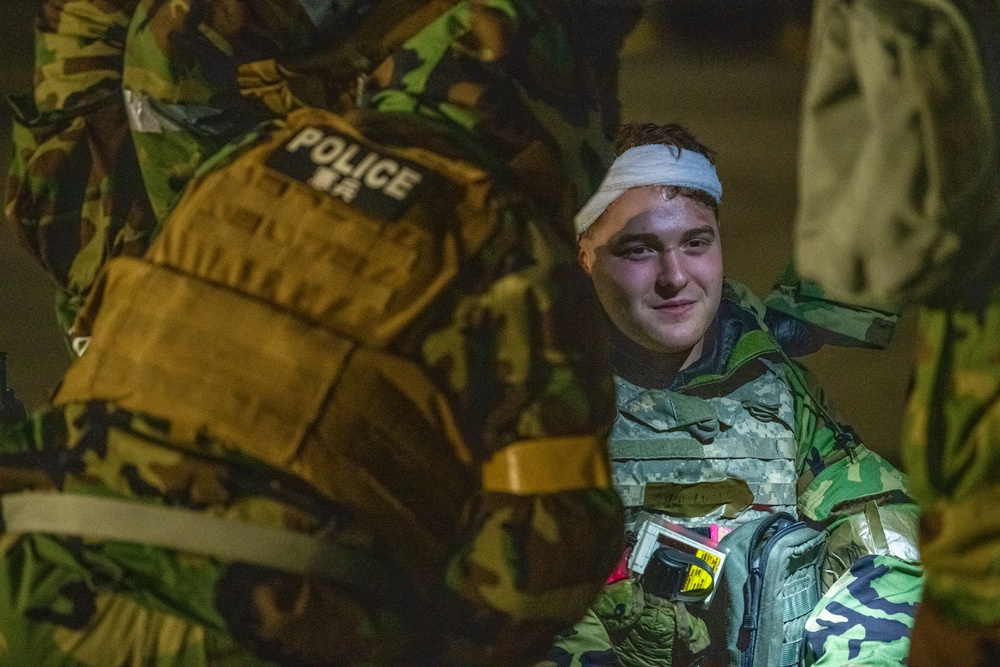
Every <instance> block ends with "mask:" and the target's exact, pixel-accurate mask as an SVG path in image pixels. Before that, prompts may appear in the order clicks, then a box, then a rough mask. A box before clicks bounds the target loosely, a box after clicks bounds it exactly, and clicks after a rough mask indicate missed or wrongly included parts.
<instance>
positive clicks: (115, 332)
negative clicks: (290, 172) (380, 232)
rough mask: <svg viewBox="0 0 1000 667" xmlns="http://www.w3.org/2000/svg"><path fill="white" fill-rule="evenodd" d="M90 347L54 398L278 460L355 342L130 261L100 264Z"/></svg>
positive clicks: (181, 437)
mask: <svg viewBox="0 0 1000 667" xmlns="http://www.w3.org/2000/svg"><path fill="white" fill-rule="evenodd" d="M92 300H97V301H100V303H101V308H100V310H99V312H98V317H97V319H96V321H95V322H94V329H93V335H92V339H91V341H92V342H91V344H90V346H89V347H88V348H87V351H86V352H85V353H84V355H83V356H82V357H81V358H80V359H79V360H78V361H77V362H76V363H75V364H74V365H73V366H72V367H71V368H70V369H69V371H68V372H67V374H66V376H65V378H64V379H63V383H62V385H61V386H60V388H59V391H58V393H57V395H56V397H55V399H54V401H55V403H56V404H64V403H69V402H75V401H84V400H95V399H96V400H108V401H113V402H115V403H116V404H117V405H118V406H120V407H122V408H124V409H126V410H132V411H137V412H144V413H147V414H151V415H156V416H158V417H162V418H166V419H168V420H170V422H171V428H172V429H173V430H174V431H175V432H177V434H178V437H177V438H176V439H177V440H178V441H179V442H185V441H188V442H190V441H192V440H193V439H194V438H195V437H196V436H198V435H207V436H209V437H211V438H215V439H218V440H220V441H222V442H226V443H231V444H239V445H240V446H241V448H242V449H244V450H246V451H248V453H250V454H252V455H254V456H256V457H258V458H260V459H262V460H264V461H267V462H269V463H272V464H275V465H283V464H285V463H287V462H288V461H289V460H290V459H291V458H292V457H293V456H294V455H295V453H296V450H297V448H298V446H299V444H300V443H301V441H302V438H303V436H304V434H305V432H306V430H307V429H308V427H309V425H310V424H311V423H312V422H313V420H314V419H315V417H316V415H317V414H318V412H319V410H320V407H321V406H322V403H323V401H324V400H325V397H326V396H327V394H328V393H329V391H330V388H331V386H332V384H333V382H334V381H335V380H336V379H337V378H338V376H339V375H340V373H341V370H342V368H343V365H344V361H345V358H346V357H347V355H348V353H349V352H350V350H351V349H352V347H353V343H352V342H350V341H349V340H347V339H345V338H343V337H339V336H336V335H334V334H331V333H329V332H327V331H324V330H322V329H320V328H317V327H314V326H310V325H309V324H308V323H307V322H304V321H302V320H301V319H299V318H296V317H294V316H292V315H290V314H288V313H285V312H282V311H280V310H277V309H275V308H273V307H272V306H269V305H268V304H266V303H263V302H260V301H256V300H253V299H249V298H247V297H245V296H242V295H240V294H238V293H236V292H233V291H232V290H229V289H225V288H220V287H216V286H214V285H210V284H208V283H206V282H204V281H201V280H198V279H196V278H193V277H190V276H184V275H181V274H178V273H176V272H174V271H171V270H169V269H166V268H162V267H157V266H153V265H150V264H146V263H144V262H142V261H139V260H134V259H130V258H122V259H119V260H116V261H114V262H112V263H110V264H109V266H108V270H107V271H106V272H105V273H104V275H103V277H102V280H101V282H100V283H99V285H98V286H97V293H96V294H95V295H94V296H93V298H92Z"/></svg>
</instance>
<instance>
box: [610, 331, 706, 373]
mask: <svg viewBox="0 0 1000 667" xmlns="http://www.w3.org/2000/svg"><path fill="white" fill-rule="evenodd" d="M609 328H610V330H611V331H610V339H611V365H612V367H613V368H614V371H615V373H617V374H618V375H619V376H620V377H622V378H624V379H626V380H628V381H629V382H631V383H632V384H635V385H638V386H640V387H645V388H647V389H666V388H667V387H669V386H670V385H671V384H672V383H673V381H674V378H676V377H677V374H678V373H679V372H681V371H682V370H684V369H685V368H687V367H688V366H690V365H691V364H692V363H694V362H695V361H696V360H697V359H698V358H699V357H700V356H701V353H702V349H703V344H704V340H702V341H699V343H698V344H697V345H696V346H695V347H694V348H692V349H690V350H686V351H684V352H677V353H670V352H656V351H653V350H650V349H648V348H646V347H643V346H642V345H639V344H638V343H636V342H635V341H634V340H632V339H631V338H629V337H628V336H626V335H625V334H623V333H622V332H621V331H619V330H618V328H617V327H615V326H614V325H611V326H609Z"/></svg>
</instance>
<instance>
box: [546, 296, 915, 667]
mask: <svg viewBox="0 0 1000 667" xmlns="http://www.w3.org/2000/svg"><path fill="white" fill-rule="evenodd" d="M722 298H723V305H722V306H721V307H720V317H725V316H726V313H728V314H729V315H728V317H729V318H731V319H732V322H731V323H726V322H722V323H720V324H719V325H718V326H719V327H720V328H722V329H725V328H726V327H727V325H728V326H730V328H731V329H732V330H734V331H740V332H741V333H740V335H739V336H737V337H735V339H734V340H730V342H729V343H728V344H726V345H722V346H721V347H720V348H719V349H720V350H724V353H723V354H717V353H716V357H715V358H714V359H712V360H711V361H710V363H709V364H708V365H709V367H706V366H705V362H704V361H702V362H696V363H695V364H693V365H692V366H691V367H689V369H685V371H682V373H681V374H680V375H679V376H678V379H677V380H675V383H674V385H672V386H671V387H670V388H669V389H670V392H671V393H673V392H677V393H680V394H686V395H689V396H692V397H694V396H697V397H712V399H713V400H714V399H715V398H718V397H722V398H725V397H727V396H729V394H730V393H732V392H734V391H737V390H738V388H739V387H741V386H742V385H743V384H744V383H745V382H747V378H748V377H750V378H753V377H757V376H759V375H761V374H762V373H765V374H766V373H768V372H770V370H769V369H770V368H772V367H773V368H777V369H780V371H781V373H782V376H783V378H784V381H785V382H786V383H787V392H788V397H789V401H790V405H789V406H788V408H787V410H788V414H787V415H786V416H787V417H788V418H789V419H790V421H789V422H788V424H787V428H790V429H791V432H792V435H793V436H794V440H795V443H797V446H796V452H795V454H794V460H795V474H796V476H797V478H798V479H797V487H798V488H797V507H796V509H797V513H798V515H799V517H800V518H802V519H805V520H807V521H809V522H812V523H813V524H815V525H817V526H824V527H825V528H826V529H827V530H828V531H829V532H830V533H831V535H833V536H836V537H837V539H836V542H837V544H838V545H839V546H838V553H837V554H835V555H833V556H832V557H830V558H828V560H827V563H826V565H825V568H824V569H825V570H826V571H827V572H828V579H827V582H828V583H831V582H832V585H830V587H829V589H828V590H827V591H826V594H825V595H824V597H823V599H822V600H821V601H820V604H819V605H818V606H817V607H816V609H814V610H813V613H812V614H811V617H810V619H809V621H808V623H809V625H808V627H809V628H812V630H810V632H809V633H808V634H807V639H808V641H809V646H810V651H811V653H810V657H809V661H810V662H809V664H814V665H820V666H826V665H829V666H833V665H846V664H859V665H860V664H864V665H899V664H902V663H903V661H904V660H905V657H906V654H907V651H908V650H909V641H908V632H909V628H910V627H911V626H912V623H913V618H912V617H913V611H914V608H915V606H916V603H917V601H918V600H919V598H920V592H921V584H922V579H921V571H920V568H919V566H918V565H916V564H915V563H914V561H913V559H914V558H915V549H914V546H913V545H914V543H915V536H916V526H915V512H914V511H913V506H912V504H910V501H909V498H908V496H907V492H906V488H907V485H906V479H905V477H904V476H903V475H902V474H901V473H900V472H899V471H897V470H895V469H894V468H893V467H892V466H891V465H890V464H889V463H888V462H886V461H885V460H883V459H882V458H881V457H879V456H878V455H877V454H875V453H873V452H871V451H869V450H868V449H866V448H865V447H864V445H863V444H860V443H859V442H851V441H847V440H845V438H844V435H843V434H844V433H846V426H845V425H844V424H843V422H842V419H841V418H840V417H839V415H837V413H836V412H835V411H834V410H833V409H832V408H831V407H830V406H829V405H827V404H826V400H825V397H824V394H823V392H822V390H821V389H820V388H819V387H818V386H817V385H816V383H815V380H814V379H813V378H812V376H811V375H810V374H809V373H808V372H807V371H806V370H805V369H804V368H803V367H802V366H801V365H799V364H798V363H796V362H793V361H791V360H789V359H788V357H787V356H785V355H783V354H782V353H781V352H780V351H779V349H778V347H777V344H776V343H775V341H774V339H773V338H772V337H771V336H770V335H769V333H768V332H767V330H766V329H765V328H763V327H764V325H763V317H764V313H765V307H764V305H763V304H762V303H761V302H760V301H759V300H757V299H756V298H755V297H754V296H753V295H752V294H751V293H750V292H749V291H748V290H747V289H746V288H745V287H743V286H742V285H740V284H738V283H736V282H734V281H730V280H727V281H726V285H725V288H724V291H723V297H722ZM732 306H736V308H737V310H733V309H732ZM728 338H729V337H728V336H726V335H724V334H720V335H719V337H718V340H725V339H728ZM706 354H707V355H712V353H711V352H710V351H709V352H706ZM704 359H705V356H704V355H703V360H704ZM751 384H752V383H751ZM765 386H766V385H765ZM629 398H631V397H630V396H624V397H623V396H621V395H620V396H619V411H621V409H622V402H623V401H625V402H626V403H627V402H628V399H629ZM742 398H745V397H742ZM781 405H782V401H781V400H779V401H778V404H777V406H775V407H774V410H775V414H774V417H775V418H777V419H781V415H782V414H784V413H783V412H782V410H783V408H782V407H781ZM623 419H626V417H625V416H624V415H622V414H620V416H619V422H621V421H622V420H623ZM647 421H648V420H647ZM636 423H638V422H636ZM763 423H764V422H762V424H763ZM747 424H748V426H749V424H750V422H749V420H748V422H747ZM632 428H635V426H633V427H632ZM647 428H648V427H647ZM616 432H620V430H618V427H617V423H616V430H615V431H613V434H614V433H616ZM615 444H616V443H615V440H614V435H613V436H612V440H611V442H610V447H611V448H612V451H614V449H615ZM867 503H873V505H874V506H875V507H876V508H877V509H876V510H874V511H875V514H879V515H881V516H882V517H884V518H881V519H880V518H873V519H872V520H868V519H867V518H866V516H865V514H866V512H867V513H869V514H870V513H871V512H872V511H873V506H872V505H868V506H866V504H867ZM675 519H676V517H675ZM680 520H681V521H684V519H680ZM873 533H877V534H879V535H880V536H883V535H884V537H885V538H884V539H881V538H880V539H879V540H877V542H878V544H875V543H873V542H872V540H871V538H870V535H871V534H873ZM890 536H892V537H890ZM844 554H849V555H847V556H845V555H844ZM865 554H869V555H870V557H869V556H866V555H865ZM890 608H891V609H890ZM848 610H849V611H850V613H849V614H847V613H846V612H847V611H848ZM711 612H712V613H713V614H714V613H718V610H717V609H714V608H713V609H712V610H711ZM693 613H694V614H695V615H697V613H698V612H697V611H694V612H693ZM593 616H594V618H591V617H588V618H587V619H585V620H584V622H583V623H581V624H578V625H577V626H576V627H575V628H574V629H573V631H570V632H568V633H566V634H565V635H563V636H561V637H560V639H559V640H558V641H557V643H556V645H555V647H554V648H553V649H552V651H550V653H549V656H548V659H549V661H548V662H546V663H541V664H543V665H547V666H548V667H551V666H552V665H559V666H560V667H562V666H563V665H572V666H573V667H576V666H580V667H583V666H585V665H588V664H591V663H590V662H588V660H590V659H591V658H590V657H589V656H600V655H603V654H602V653H601V651H602V650H603V651H607V650H608V649H609V648H612V647H614V648H618V647H620V645H621V643H622V638H621V637H620V636H615V634H614V632H613V631H612V627H613V626H614V617H613V616H612V618H607V617H605V618H601V617H600V616H599V615H598V614H597V610H596V608H595V610H594V613H593ZM831 619H835V620H836V622H833V621H832V620H831ZM886 619H889V620H886ZM595 620H596V621H597V622H596V623H595V622H594V621H595ZM888 625H891V627H892V629H893V631H894V632H888V631H887V630H885V628H886V627H887V626H888ZM669 631H670V628H667V627H666V626H663V627H661V632H662V633H667V632H669ZM709 639H714V638H709ZM668 641H672V639H667V638H666V637H664V638H663V640H662V642H668ZM716 641H717V640H716ZM662 642H661V643H662ZM710 651H711V652H710V654H709V656H708V657H706V658H705V659H706V660H707V662H705V663H704V664H709V665H711V664H715V663H713V662H712V661H713V660H714V659H715V658H714V657H713V656H714V655H717V653H716V651H715V650H714V648H713V649H710ZM593 664H604V663H600V662H596V663H593ZM607 664H614V663H607ZM651 664H652V663H651ZM655 664H662V663H655ZM674 664H686V663H683V662H677V663H674Z"/></svg>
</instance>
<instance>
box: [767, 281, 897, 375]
mask: <svg viewBox="0 0 1000 667" xmlns="http://www.w3.org/2000/svg"><path fill="white" fill-rule="evenodd" d="M764 304H765V305H766V306H767V310H768V312H767V316H768V317H772V316H773V315H774V314H775V313H778V314H781V315H784V316H786V317H788V318H790V319H792V320H794V321H797V322H802V323H804V324H805V325H806V326H807V335H808V336H809V337H811V338H814V339H815V340H814V341H813V342H812V344H811V346H809V348H808V349H806V350H803V352H804V353H809V352H813V351H815V350H817V349H819V347H820V346H822V345H823V344H832V345H842V346H847V347H868V348H874V349H880V350H882V349H885V348H886V347H888V345H889V341H890V340H891V338H892V333H893V331H895V329H896V323H897V322H898V321H899V312H897V311H893V310H885V309H880V308H866V307H864V306H861V305H855V304H850V303H844V302H841V301H836V300H834V299H831V298H830V296H829V295H828V294H826V292H825V291H824V290H823V288H822V287H820V285H819V284H817V283H815V282H813V281H811V280H806V279H805V278H802V277H801V276H799V275H798V273H797V272H796V270H795V265H794V264H788V265H787V266H786V267H785V268H784V269H782V271H781V273H779V274H778V278H777V280H776V281H775V284H774V287H773V288H772V290H771V293H770V294H768V295H767V298H766V299H764ZM767 323H768V326H769V327H770V328H771V329H772V332H773V333H775V334H776V337H777V338H778V340H779V342H781V343H782V345H783V347H784V348H785V350H786V351H789V349H790V348H791V347H792V346H791V345H785V341H784V340H783V339H782V337H781V336H780V335H778V332H776V331H775V328H776V327H775V325H774V324H772V321H771V319H767ZM789 353H790V354H791V352H789ZM793 356H798V355H793Z"/></svg>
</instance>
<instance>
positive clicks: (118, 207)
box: [5, 0, 154, 330]
mask: <svg viewBox="0 0 1000 667" xmlns="http://www.w3.org/2000/svg"><path fill="white" fill-rule="evenodd" d="M134 6H135V1H134V0H119V1H115V0H105V1H102V2H91V1H90V0H51V1H49V2H46V3H45V5H44V6H43V8H42V10H41V11H40V13H39V17H38V20H37V24H36V40H35V53H36V55H35V81H36V82H37V85H36V87H35V90H34V93H33V94H30V95H25V96H21V97H17V98H15V99H14V100H13V101H12V102H13V107H14V126H13V144H14V153H13V159H12V162H11V168H10V172H9V175H8V178H7V184H6V204H5V214H6V217H7V219H8V220H9V221H10V223H11V224H12V226H13V229H14V232H15V237H16V238H17V239H18V240H19V241H20V243H21V244H22V245H23V246H24V247H25V248H26V249H27V250H28V251H29V252H30V253H31V254H32V255H34V256H35V257H36V258H37V259H38V261H39V262H40V263H41V265H42V267H43V268H44V269H45V271H46V273H48V275H49V276H51V277H52V279H53V280H54V281H55V282H56V284H57V285H58V286H59V287H60V288H61V289H62V290H63V291H64V293H65V295H66V297H65V300H66V301H67V302H68V303H67V308H66V309H65V311H66V314H65V316H63V317H61V318H60V320H61V324H62V325H63V329H64V330H68V329H69V327H70V325H71V324H72V317H73V314H75V311H76V310H77V309H78V308H79V306H80V303H81V302H82V298H83V296H84V295H86V293H87V291H88V290H89V288H90V285H91V284H92V283H93V281H94V279H95V277H96V275H97V273H98V271H99V270H100V268H101V266H102V265H103V264H104V263H105V262H106V261H107V260H108V259H109V258H110V257H114V256H117V255H133V256H137V255H141V254H142V253H143V251H144V250H145V249H146V246H147V244H148V242H149V238H150V234H151V232H152V229H153V226H154V219H153V214H152V209H151V207H150V203H149V200H148V198H147V197H146V194H145V189H144V187H143V183H142V179H141V175H140V174H141V172H140V170H139V163H138V161H137V158H136V155H135V151H134V149H133V147H132V142H131V138H130V136H129V129H128V122H127V120H126V117H125V109H124V107H123V105H122V103H121V72H122V48H123V45H124V37H125V30H126V29H127V27H128V24H129V21H130V19H131V16H132V11H133V8H134Z"/></svg>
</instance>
